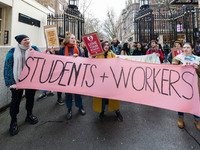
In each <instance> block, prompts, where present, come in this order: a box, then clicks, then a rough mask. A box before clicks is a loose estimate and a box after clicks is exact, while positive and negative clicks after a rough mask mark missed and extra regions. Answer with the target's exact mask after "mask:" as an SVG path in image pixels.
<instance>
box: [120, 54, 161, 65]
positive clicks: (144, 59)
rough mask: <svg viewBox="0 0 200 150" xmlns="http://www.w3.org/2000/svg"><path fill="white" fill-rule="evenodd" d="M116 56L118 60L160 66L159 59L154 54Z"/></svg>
mask: <svg viewBox="0 0 200 150" xmlns="http://www.w3.org/2000/svg"><path fill="white" fill-rule="evenodd" d="M117 56H118V57H119V58H122V59H126V60H132V61H140V62H148V63H156V64H160V58H159V57H158V56H157V55H156V54H149V55H141V56H125V55H117Z"/></svg>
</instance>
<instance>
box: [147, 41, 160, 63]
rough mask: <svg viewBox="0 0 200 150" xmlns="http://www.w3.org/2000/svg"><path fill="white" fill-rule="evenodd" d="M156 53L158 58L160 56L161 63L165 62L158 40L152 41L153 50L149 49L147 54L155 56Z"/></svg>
mask: <svg viewBox="0 0 200 150" xmlns="http://www.w3.org/2000/svg"><path fill="white" fill-rule="evenodd" d="M153 53H155V54H156V55H157V56H159V58H160V61H161V63H162V62H163V60H164V55H163V53H162V51H161V50H160V49H158V48H157V41H156V40H151V48H149V49H148V51H147V52H146V54H147V55H148V54H153Z"/></svg>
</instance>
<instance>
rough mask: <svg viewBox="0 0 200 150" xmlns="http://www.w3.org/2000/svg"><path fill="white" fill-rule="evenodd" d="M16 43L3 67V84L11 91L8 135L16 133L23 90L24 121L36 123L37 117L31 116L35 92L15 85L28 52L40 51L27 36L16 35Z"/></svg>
mask: <svg viewBox="0 0 200 150" xmlns="http://www.w3.org/2000/svg"><path fill="white" fill-rule="evenodd" d="M15 39H16V41H17V42H18V44H17V46H16V47H15V48H12V49H11V50H10V51H9V52H8V54H7V55H6V60H5V65H4V79H5V84H6V86H7V87H9V88H10V90H11V94H12V96H11V104H10V116H11V123H10V134H11V135H16V134H17V133H18V131H19V130H18V125H17V114H18V113H19V105H20V101H21V98H22V94H23V91H24V90H25V97H26V110H27V116H26V119H25V121H26V122H29V123H30V124H36V123H37V122H38V119H37V117H35V116H34V115H33V114H32V109H33V104H34V96H35V90H32V89H17V86H16V83H17V82H18V80H19V76H20V74H21V72H22V70H23V67H24V65H25V61H26V58H27V55H28V52H29V51H30V50H33V49H34V50H36V51H40V50H39V49H38V48H37V47H36V46H31V43H30V39H29V37H28V36H27V35H23V34H21V35H18V36H16V37H15Z"/></svg>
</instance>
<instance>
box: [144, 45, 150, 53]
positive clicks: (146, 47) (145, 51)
mask: <svg viewBox="0 0 200 150" xmlns="http://www.w3.org/2000/svg"><path fill="white" fill-rule="evenodd" d="M143 48H144V49H143V50H144V54H146V53H147V51H148V49H149V47H148V44H144V46H143Z"/></svg>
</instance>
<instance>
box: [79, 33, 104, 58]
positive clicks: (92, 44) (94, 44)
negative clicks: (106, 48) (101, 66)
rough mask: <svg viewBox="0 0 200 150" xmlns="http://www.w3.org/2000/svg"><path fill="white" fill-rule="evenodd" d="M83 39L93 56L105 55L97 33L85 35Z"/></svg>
mask: <svg viewBox="0 0 200 150" xmlns="http://www.w3.org/2000/svg"><path fill="white" fill-rule="evenodd" d="M82 39H83V41H84V42H85V45H86V47H87V49H88V51H89V53H90V55H91V56H97V55H101V54H103V49H102V47H101V44H100V42H99V38H98V34H97V32H95V33H91V34H87V35H84V36H82Z"/></svg>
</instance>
